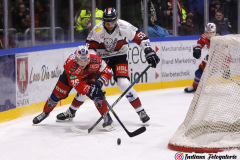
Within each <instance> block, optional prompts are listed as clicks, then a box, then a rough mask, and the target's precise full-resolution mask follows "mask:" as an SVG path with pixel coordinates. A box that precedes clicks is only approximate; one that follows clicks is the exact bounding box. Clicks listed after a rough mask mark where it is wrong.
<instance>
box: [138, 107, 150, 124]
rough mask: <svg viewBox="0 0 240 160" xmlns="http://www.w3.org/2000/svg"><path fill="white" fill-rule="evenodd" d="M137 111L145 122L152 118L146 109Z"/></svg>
mask: <svg viewBox="0 0 240 160" xmlns="http://www.w3.org/2000/svg"><path fill="white" fill-rule="evenodd" d="M137 113H138V115H139V117H140V119H141V121H142V122H143V123H146V122H147V121H149V120H150V117H149V116H148V115H147V113H146V112H145V110H144V109H143V110H141V111H139V112H137Z"/></svg>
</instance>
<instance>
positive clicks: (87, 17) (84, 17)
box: [75, 1, 103, 39]
mask: <svg viewBox="0 0 240 160" xmlns="http://www.w3.org/2000/svg"><path fill="white" fill-rule="evenodd" d="M91 11H92V3H91V1H87V4H86V8H85V9H81V10H79V11H78V12H77V15H76V17H77V20H75V21H76V31H77V33H78V34H81V35H82V36H83V37H84V39H85V38H86V37H87V35H88V33H89V31H90V30H91V29H92V28H91V16H92V15H91ZM102 17H103V11H102V10H100V9H98V8H97V7H96V10H95V25H96V24H98V23H99V22H100V21H102Z"/></svg>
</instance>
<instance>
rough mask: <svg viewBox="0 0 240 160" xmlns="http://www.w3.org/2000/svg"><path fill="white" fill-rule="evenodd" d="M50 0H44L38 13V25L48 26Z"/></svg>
mask: <svg viewBox="0 0 240 160" xmlns="http://www.w3.org/2000/svg"><path fill="white" fill-rule="evenodd" d="M50 22H51V21H50V1H45V3H44V5H43V8H42V10H41V12H40V14H39V27H50Z"/></svg>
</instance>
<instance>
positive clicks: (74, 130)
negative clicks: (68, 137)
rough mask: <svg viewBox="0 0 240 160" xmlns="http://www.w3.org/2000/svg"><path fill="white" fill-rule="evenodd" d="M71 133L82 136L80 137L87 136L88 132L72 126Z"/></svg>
mask: <svg viewBox="0 0 240 160" xmlns="http://www.w3.org/2000/svg"><path fill="white" fill-rule="evenodd" d="M71 131H72V132H74V133H77V134H82V135H87V134H89V130H88V129H87V130H86V129H80V128H77V127H74V126H72V127H71Z"/></svg>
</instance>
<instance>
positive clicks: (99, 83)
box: [93, 76, 104, 89]
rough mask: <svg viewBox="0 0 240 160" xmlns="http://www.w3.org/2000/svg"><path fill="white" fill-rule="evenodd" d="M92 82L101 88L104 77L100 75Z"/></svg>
mask: <svg viewBox="0 0 240 160" xmlns="http://www.w3.org/2000/svg"><path fill="white" fill-rule="evenodd" d="M93 84H95V85H96V86H97V87H99V88H100V89H101V88H102V86H103V84H104V78H103V77H102V76H100V77H99V78H98V79H97V80H96V81H95V82H94V83H93Z"/></svg>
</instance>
